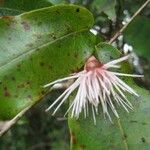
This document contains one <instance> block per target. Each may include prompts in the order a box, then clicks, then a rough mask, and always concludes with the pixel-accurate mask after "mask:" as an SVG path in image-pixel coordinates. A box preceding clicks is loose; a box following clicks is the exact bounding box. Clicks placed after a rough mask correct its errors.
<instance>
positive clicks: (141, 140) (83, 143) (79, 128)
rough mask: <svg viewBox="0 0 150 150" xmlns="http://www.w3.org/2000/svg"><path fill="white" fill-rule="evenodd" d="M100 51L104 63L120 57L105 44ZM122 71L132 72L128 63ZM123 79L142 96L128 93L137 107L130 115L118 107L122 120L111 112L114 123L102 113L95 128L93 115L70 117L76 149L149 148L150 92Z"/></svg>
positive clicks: (131, 149) (74, 147)
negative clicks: (77, 117) (76, 118)
mask: <svg viewBox="0 0 150 150" xmlns="http://www.w3.org/2000/svg"><path fill="white" fill-rule="evenodd" d="M97 48H99V51H97V52H98V53H99V54H98V56H99V60H100V61H102V62H105V61H106V60H111V59H114V58H115V57H118V56H119V55H120V53H119V52H118V51H117V50H116V49H115V48H113V47H112V46H111V45H108V44H105V43H102V45H101V44H99V45H98V47H97ZM106 49H107V50H106ZM109 50H110V51H109ZM114 54H115V55H114ZM121 72H126V73H129V72H130V69H129V64H128V63H123V64H122V69H121ZM123 80H124V81H125V82H126V83H128V84H129V85H130V86H131V87H132V88H133V89H135V90H136V91H137V93H138V94H139V95H140V97H139V98H137V97H134V96H131V95H128V94H127V96H128V99H129V100H130V102H131V103H132V104H133V106H134V111H130V113H127V112H126V111H125V110H124V109H123V108H122V107H119V106H118V105H115V107H116V109H117V111H118V113H119V116H120V119H117V118H116V117H115V116H114V115H113V114H112V112H111V110H109V111H110V114H111V116H112V120H113V122H114V123H113V124H112V123H111V122H110V121H109V120H108V119H106V120H105V119H104V116H103V114H102V111H100V113H99V115H97V124H96V125H94V123H93V117H92V112H89V114H90V115H89V117H88V118H86V119H85V118H84V117H83V114H81V116H80V118H79V119H78V120H75V119H71V118H70V119H69V126H70V130H71V131H70V132H71V138H72V140H71V144H72V149H73V150H81V149H86V150H93V149H94V150H108V149H115V150H123V149H129V150H134V149H143V150H146V149H149V148H150V144H149V142H150V130H149V125H150V123H149V113H150V101H149V96H150V95H149V92H148V91H146V90H144V89H142V88H140V87H138V86H137V85H136V84H135V82H133V80H131V79H130V78H126V77H124V78H123ZM89 109H90V108H89ZM99 110H101V107H99Z"/></svg>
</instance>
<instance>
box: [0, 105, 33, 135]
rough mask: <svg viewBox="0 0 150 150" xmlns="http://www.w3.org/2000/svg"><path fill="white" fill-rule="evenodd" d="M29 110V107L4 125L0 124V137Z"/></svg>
mask: <svg viewBox="0 0 150 150" xmlns="http://www.w3.org/2000/svg"><path fill="white" fill-rule="evenodd" d="M30 108H31V105H30V106H28V107H26V108H25V109H23V110H22V111H21V112H20V113H18V114H17V115H16V116H15V117H14V118H13V119H12V120H9V121H5V122H4V123H1V124H2V125H1V127H0V137H1V136H2V135H3V134H4V133H6V132H7V131H8V130H9V129H10V128H11V127H12V126H13V125H15V124H16V122H17V121H18V120H19V119H20V118H21V117H22V116H23V115H24V114H25V113H26V111H27V110H29V109H30Z"/></svg>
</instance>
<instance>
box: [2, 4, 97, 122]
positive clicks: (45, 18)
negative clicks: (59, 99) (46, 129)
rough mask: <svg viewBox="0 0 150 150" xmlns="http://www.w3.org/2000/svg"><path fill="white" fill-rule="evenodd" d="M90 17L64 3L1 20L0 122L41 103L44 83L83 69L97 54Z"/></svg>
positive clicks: (85, 11) (88, 13)
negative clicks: (89, 58)
mask: <svg viewBox="0 0 150 150" xmlns="http://www.w3.org/2000/svg"><path fill="white" fill-rule="evenodd" d="M92 25H93V16H92V15H91V13H90V12H89V11H88V10H87V9H85V8H83V7H80V6H75V5H69V6H68V5H60V6H52V7H50V8H44V9H40V10H36V11H31V12H28V13H24V14H22V15H19V16H16V17H2V18H1V19H0V39H1V40H0V119H10V118H11V117H13V116H15V115H16V114H17V113H19V112H20V111H21V110H23V109H25V108H26V107H30V106H32V105H33V104H35V103H36V102H37V101H39V100H41V98H42V97H43V96H45V93H46V92H47V91H46V90H45V89H43V88H42V86H43V85H45V84H47V83H49V82H51V81H53V80H55V79H58V78H60V77H64V76H66V75H69V74H70V73H72V72H74V71H75V70H76V69H78V68H80V67H81V66H82V65H83V63H84V61H85V59H87V58H88V57H89V56H90V55H91V53H92V52H93V48H94V45H95V40H96V39H95V36H94V35H93V34H91V33H90V32H89V28H91V27H92Z"/></svg>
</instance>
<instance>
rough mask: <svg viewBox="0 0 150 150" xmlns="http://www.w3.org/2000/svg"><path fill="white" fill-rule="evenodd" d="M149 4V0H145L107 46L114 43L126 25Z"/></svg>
mask: <svg viewBox="0 0 150 150" xmlns="http://www.w3.org/2000/svg"><path fill="white" fill-rule="evenodd" d="M149 2H150V0H147V1H146V2H145V3H144V4H143V5H142V6H141V7H140V8H139V9H138V10H137V11H136V12H135V14H134V15H133V16H132V17H131V19H130V21H129V22H128V23H127V24H126V25H124V26H123V27H122V28H121V29H120V30H119V31H118V32H117V33H116V34H115V35H114V36H113V37H112V38H111V39H110V41H109V42H108V43H109V44H112V42H114V41H115V40H116V39H117V38H118V36H119V35H121V34H122V32H123V31H124V30H125V29H126V28H127V27H128V25H129V24H130V23H131V22H132V21H133V20H134V19H135V17H136V16H137V15H138V14H139V13H140V12H141V11H142V10H143V9H144V8H145V7H146V6H147V5H148V3H149Z"/></svg>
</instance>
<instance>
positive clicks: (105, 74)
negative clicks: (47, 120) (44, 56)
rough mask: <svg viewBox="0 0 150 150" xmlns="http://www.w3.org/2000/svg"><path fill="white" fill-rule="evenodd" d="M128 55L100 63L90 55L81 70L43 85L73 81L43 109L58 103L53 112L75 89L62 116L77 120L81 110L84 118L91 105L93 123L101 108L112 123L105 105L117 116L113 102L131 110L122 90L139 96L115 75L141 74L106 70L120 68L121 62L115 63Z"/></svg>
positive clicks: (130, 75)
mask: <svg viewBox="0 0 150 150" xmlns="http://www.w3.org/2000/svg"><path fill="white" fill-rule="evenodd" d="M129 57H130V55H127V56H124V57H122V58H119V59H116V60H113V61H111V62H108V63H106V64H104V65H101V63H100V62H98V60H97V59H96V58H95V57H93V56H92V57H91V58H90V59H89V60H88V61H87V63H86V64H85V68H84V70H83V71H81V72H79V73H74V74H72V75H71V76H69V77H65V78H62V79H58V80H56V81H54V82H52V83H49V84H46V85H45V86H44V87H49V86H53V85H55V84H58V85H59V84H60V83H62V82H64V81H66V80H72V79H74V80H75V81H74V82H73V83H72V84H71V85H70V86H69V87H68V89H66V90H65V91H64V92H63V93H62V94H61V95H60V96H59V97H58V98H57V99H56V100H55V101H54V102H53V104H52V105H50V107H48V108H47V109H46V111H49V110H50V109H51V108H52V107H54V106H55V105H56V104H58V103H59V104H58V105H57V107H56V108H55V110H54V112H53V115H54V114H55V113H56V112H57V111H58V109H59V108H60V107H61V105H62V104H63V103H64V102H65V101H66V100H67V99H68V97H69V96H70V95H71V93H73V91H75V90H76V89H77V93H76V96H75V98H74V100H73V101H72V103H71V104H70V106H69V108H68V109H67V111H66V113H65V115H66V114H67V113H69V112H71V117H75V118H76V119H78V118H79V116H80V113H81V112H82V110H83V113H84V117H85V118H86V117H87V116H88V115H89V108H88V107H89V104H90V105H91V108H92V110H91V111H92V116H93V121H94V124H96V116H97V115H98V114H99V112H100V111H102V112H103V115H104V118H105V117H106V116H107V117H108V118H109V120H110V121H111V122H112V120H111V116H110V113H109V109H108V107H110V108H111V110H112V112H113V113H114V115H115V116H116V117H117V118H119V114H118V112H117V110H116V108H115V103H116V104H117V105H118V106H122V107H123V108H124V109H125V110H126V112H129V110H128V109H131V110H133V106H132V104H131V102H130V101H129V100H128V99H127V97H126V95H125V92H128V93H129V94H133V95H135V96H138V94H137V93H136V92H135V91H134V90H133V89H132V88H131V87H130V86H129V85H127V84H126V83H125V82H124V81H122V80H121V79H119V77H118V76H127V77H143V75H135V74H126V73H119V72H112V71H108V70H107V69H108V68H120V65H118V63H120V62H122V61H125V60H127V59H129ZM99 105H101V107H99ZM98 108H102V109H98Z"/></svg>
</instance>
